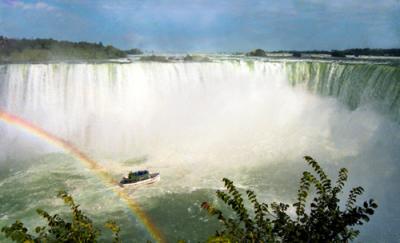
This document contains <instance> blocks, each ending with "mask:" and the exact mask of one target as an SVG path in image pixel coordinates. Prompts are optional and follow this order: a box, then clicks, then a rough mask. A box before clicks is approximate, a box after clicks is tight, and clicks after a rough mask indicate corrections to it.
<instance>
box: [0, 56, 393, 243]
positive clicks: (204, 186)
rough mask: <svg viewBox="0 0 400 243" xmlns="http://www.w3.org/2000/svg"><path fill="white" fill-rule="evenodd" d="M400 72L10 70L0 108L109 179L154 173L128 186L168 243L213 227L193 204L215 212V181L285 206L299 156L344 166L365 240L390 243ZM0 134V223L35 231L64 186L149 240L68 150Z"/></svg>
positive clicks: (174, 67) (5, 129) (177, 67)
mask: <svg viewBox="0 0 400 243" xmlns="http://www.w3.org/2000/svg"><path fill="white" fill-rule="evenodd" d="M398 70H399V69H398V67H393V66H391V65H382V66H379V65H376V64H368V63H367V64H357V65H356V64H343V63H334V62H332V63H323V62H314V63H309V62H287V61H282V62H276V61H275V62H264V61H255V62H253V61H251V62H244V61H240V60H237V61H234V62H232V61H217V62H214V63H192V64H188V63H164V64H161V63H133V64H98V65H93V64H91V65H89V64H87V65H86V64H49V65H13V66H9V67H2V68H1V69H0V82H1V85H0V87H1V88H0V94H2V96H1V98H0V107H1V108H3V109H6V110H7V111H8V112H11V113H13V114H16V115H19V116H21V117H23V118H25V119H27V120H30V121H32V122H34V123H35V124H38V125H40V126H41V127H43V128H45V129H47V130H48V131H49V132H52V133H54V134H56V135H58V136H60V137H62V138H64V139H66V140H68V141H70V142H72V143H74V144H75V145H77V146H78V147H79V148H81V149H82V150H83V151H85V152H87V153H88V154H89V155H90V156H93V157H94V158H96V159H97V160H98V161H99V163H101V165H102V166H103V167H105V168H106V169H107V171H108V173H110V174H111V175H112V176H113V177H114V178H115V179H119V178H121V177H122V176H123V175H124V174H126V173H127V171H129V170H131V169H132V170H137V169H149V170H150V171H158V172H160V173H161V181H160V182H159V183H156V184H153V185H149V186H144V187H140V188H138V189H126V190H127V193H128V194H129V195H130V196H131V197H132V198H133V199H134V200H136V201H137V202H138V203H139V204H140V205H141V206H142V208H143V210H144V211H145V212H146V213H147V214H148V216H149V217H150V218H151V220H152V222H153V223H154V224H155V225H156V226H157V227H158V228H159V229H160V231H161V232H162V233H163V234H164V235H165V238H166V239H167V240H168V242H175V241H177V240H179V239H186V240H190V242H198V241H204V240H205V239H207V237H208V236H209V235H210V234H213V233H214V232H215V229H217V227H218V222H216V221H215V220H213V219H211V218H209V217H208V216H207V215H206V213H205V212H203V211H202V210H201V209H200V205H201V203H202V202H203V201H210V202H212V203H215V204H217V205H220V202H219V201H218V200H216V197H215V190H217V189H221V188H222V186H223V184H222V182H221V179H222V178H223V177H228V178H230V179H232V180H233V181H234V182H235V184H236V185H237V186H238V187H239V188H240V189H241V190H244V189H247V188H251V189H253V190H255V191H256V193H257V194H258V195H259V197H260V199H261V200H265V201H268V202H270V201H283V202H287V203H292V202H293V201H294V200H295V199H296V192H297V184H298V181H299V177H300V176H301V172H302V171H303V170H304V169H306V168H307V167H306V166H305V164H304V162H303V160H302V156H304V155H311V156H313V157H315V159H317V160H318V161H320V162H321V164H322V166H323V167H324V168H326V170H327V171H328V173H329V174H330V175H331V176H335V175H336V172H337V171H338V169H339V168H340V167H347V168H348V169H349V170H350V181H349V184H350V185H351V186H356V185H362V186H364V187H365V189H366V194H365V197H364V199H365V198H369V197H373V198H375V199H376V200H377V201H378V204H379V209H378V211H377V213H376V215H374V216H373V217H372V220H371V222H370V223H368V224H367V225H366V226H365V228H363V230H362V234H361V236H360V239H359V241H360V242H382V241H383V242H396V241H397V239H399V237H400V235H399V232H398V230H397V225H398V222H399V220H400V209H398V207H397V201H398V199H399V198H398V197H399V196H398V195H400V189H399V188H398V183H399V179H400V175H399V163H400V160H399V158H400V150H399V149H398V148H400V127H399V125H398V117H399V114H400V113H399V112H398V109H399V107H400V106H399V103H398V102H399V90H398V87H399V83H400V82H398V81H399V71H398ZM0 135H1V136H0V227H1V226H3V225H6V224H10V223H12V222H14V220H15V219H20V220H22V221H23V222H25V223H26V224H27V225H28V226H29V227H30V228H33V227H34V226H36V225H38V224H42V223H43V221H38V220H37V219H38V216H37V215H36V213H35V209H36V208H42V209H44V210H47V211H49V212H51V213H56V212H57V213H58V212H61V213H63V214H65V213H67V212H68V209H67V208H66V207H65V206H63V203H62V201H61V200H59V199H57V198H56V194H57V191H58V190H60V189H62V190H67V191H68V192H69V193H71V194H72V195H73V197H74V198H75V200H76V201H77V202H78V203H79V204H80V205H81V207H82V209H83V210H84V211H85V212H87V213H88V214H89V216H91V217H92V218H93V219H94V220H95V222H96V223H97V224H98V225H99V227H102V223H104V222H105V221H106V219H109V218H110V219H115V220H116V221H117V223H118V224H119V225H120V226H121V227H122V238H123V239H124V242H138V241H139V242H142V241H145V240H146V239H151V237H150V236H149V234H148V232H147V231H146V229H145V228H144V226H143V225H142V224H141V222H140V220H138V219H137V218H136V217H135V215H133V214H132V213H131V211H130V210H129V209H128V208H127V207H126V205H125V204H124V203H123V202H122V201H121V200H120V199H119V198H118V197H117V196H116V195H115V194H114V193H113V192H112V189H111V188H108V187H107V186H105V185H104V184H103V183H102V181H101V180H99V179H98V178H97V177H96V176H95V175H94V174H93V173H92V172H91V171H89V170H88V169H86V168H85V167H84V166H83V165H82V164H81V163H80V162H78V161H76V160H75V159H74V158H72V157H71V156H70V155H67V154H64V153H62V151H61V152H60V150H59V148H55V147H53V146H52V145H49V144H47V143H46V142H45V141H41V140H40V139H37V138H33V137H32V136H29V135H27V134H25V133H24V132H22V131H20V130H19V129H17V128H15V127H12V126H9V125H6V124H4V123H0ZM346 189H349V187H347V188H346ZM102 229H103V228H102ZM103 231H104V233H105V234H104V235H105V238H103V239H102V240H103V241H107V239H108V238H107V233H106V232H107V231H106V230H105V229H103ZM4 240H5V239H4V237H3V235H0V241H4Z"/></svg>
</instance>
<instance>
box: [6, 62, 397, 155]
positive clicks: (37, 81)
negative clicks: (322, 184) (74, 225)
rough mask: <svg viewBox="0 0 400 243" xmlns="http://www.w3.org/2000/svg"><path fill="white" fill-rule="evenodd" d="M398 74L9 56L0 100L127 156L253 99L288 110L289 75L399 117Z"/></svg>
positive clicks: (331, 67) (209, 125)
mask: <svg viewBox="0 0 400 243" xmlns="http://www.w3.org/2000/svg"><path fill="white" fill-rule="evenodd" d="M399 78H400V68H398V67H392V66H384V65H372V64H371V65H370V64H336V63H308V62H294V63H291V62H288V63H284V62H281V63H270V62H244V61H234V62H231V61H225V62H219V63H167V64H165V63H164V64H163V63H133V64H48V65H39V64H38V65H30V64H26V65H25V64H22V65H7V66H2V67H1V68H0V81H1V82H0V85H1V86H0V92H1V93H0V94H1V96H0V97H1V98H0V105H1V107H2V108H3V109H4V110H6V111H8V112H10V113H12V114H16V115H18V116H20V117H23V118H25V119H27V120H30V121H32V122H34V123H35V124H40V125H41V126H43V127H45V128H46V129H47V130H48V131H50V132H52V133H54V134H57V135H58V136H60V137H62V138H64V139H66V140H68V141H72V142H73V143H74V144H76V145H77V146H78V147H80V148H85V149H86V151H89V152H90V153H91V154H101V155H102V156H104V155H107V156H114V155H118V156H123V155H126V156H128V155H131V154H138V153H150V152H151V151H150V150H152V149H154V148H155V147H163V146H162V145H161V144H169V143H170V142H171V141H177V140H180V141H182V144H184V143H185V141H187V140H191V139H193V138H196V137H197V136H198V135H200V134H208V135H209V136H208V138H206V139H208V140H210V139H216V140H218V139H221V138H222V137H217V136H215V135H216V133H215V132H212V131H213V129H216V130H217V129H218V130H219V132H217V133H221V132H225V133H228V132H229V128H233V127H232V126H235V122H232V121H234V120H236V124H237V125H238V126H240V124H239V123H241V125H243V123H246V122H245V121H244V120H246V117H245V116H247V117H248V118H255V117H254V113H256V112H261V111H260V110H258V109H259V108H261V109H264V110H265V111H266V112H267V111H268V110H269V109H272V108H273V106H274V105H277V104H280V105H282V104H281V103H282V101H281V100H280V99H282V97H280V96H286V97H287V98H286V99H285V100H284V103H285V104H286V105H287V106H286V108H288V110H285V112H286V113H288V112H290V113H292V114H281V115H278V119H277V120H279V119H280V120H288V119H289V118H290V116H293V115H295V114H296V111H297V112H299V109H301V108H299V109H296V108H295V107H291V106H299V105H298V104H297V103H298V101H297V100H295V99H296V97H295V96H293V95H291V92H292V91H290V88H288V87H287V86H288V85H287V84H289V83H290V84H292V85H295V86H301V85H303V84H305V86H306V87H307V88H308V89H309V90H311V91H313V92H316V93H319V94H322V95H328V96H336V97H338V98H339V100H341V101H343V102H344V103H345V104H347V105H348V106H349V107H350V108H351V109H355V108H357V107H358V106H362V105H374V106H376V107H379V109H378V110H380V111H383V112H384V113H385V114H387V115H388V116H390V117H392V118H394V119H395V120H399V119H400V97H399V95H400V92H399V91H400V82H398V80H399ZM265 97H268V98H265ZM266 102H267V103H266ZM238 114H240V116H239V117H238ZM261 117H263V116H261ZM264 120H265V117H264ZM268 120H269V121H268V122H269V123H271V122H273V121H271V119H268ZM274 120H276V119H274ZM260 121H263V119H261V120H260ZM276 122H278V121H276ZM228 124H231V125H228ZM210 131H211V132H210ZM203 137H204V136H203ZM244 137H246V136H244ZM158 145H160V146H158Z"/></svg>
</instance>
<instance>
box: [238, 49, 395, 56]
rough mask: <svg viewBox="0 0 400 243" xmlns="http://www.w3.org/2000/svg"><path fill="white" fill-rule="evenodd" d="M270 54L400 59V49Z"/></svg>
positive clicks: (258, 53)
mask: <svg viewBox="0 0 400 243" xmlns="http://www.w3.org/2000/svg"><path fill="white" fill-rule="evenodd" d="M270 53H274V54H279V53H291V54H292V56H293V57H301V56H302V54H307V55H311V54H314V55H318V54H320V55H321V54H324V55H330V56H332V57H346V56H355V57H358V56H389V57H400V48H391V49H371V48H353V49H346V50H331V51H321V50H312V51H293V50H291V51H272V52H270ZM267 54H268V53H267V52H266V51H264V50H263V49H255V50H253V51H250V52H248V53H246V55H247V56H259V57H263V56H267Z"/></svg>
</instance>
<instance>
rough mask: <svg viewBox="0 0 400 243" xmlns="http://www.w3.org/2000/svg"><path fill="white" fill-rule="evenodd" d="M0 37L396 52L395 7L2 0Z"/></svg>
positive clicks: (399, 14) (388, 0)
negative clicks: (390, 49) (371, 49)
mask: <svg viewBox="0 0 400 243" xmlns="http://www.w3.org/2000/svg"><path fill="white" fill-rule="evenodd" d="M0 35H6V36H9V37H27V38H36V37H42V38H43V37H46V38H47V37H51V38H54V39H63V40H72V41H80V40H85V41H92V42H99V41H102V42H103V43H104V44H112V45H115V46H117V47H119V48H124V49H125V48H132V47H139V48H141V49H144V50H148V51H151V50H154V51H170V52H177V51H182V52H186V51H209V52H213V51H247V50H250V49H254V48H264V49H267V50H281V49H283V50H290V49H296V50H310V49H327V50H330V49H345V48H352V47H379V48H390V47H400V0H297V1H295V0H293V1H289V0H275V1H272V0H130V1H128V0H97V1H94V0H86V1H85V0H52V1H50V0H39V1H37V0H0Z"/></svg>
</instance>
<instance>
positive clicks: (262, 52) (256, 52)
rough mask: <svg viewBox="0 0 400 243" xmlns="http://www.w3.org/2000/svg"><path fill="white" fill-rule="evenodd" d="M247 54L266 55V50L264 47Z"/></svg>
mask: <svg viewBox="0 0 400 243" xmlns="http://www.w3.org/2000/svg"><path fill="white" fill-rule="evenodd" d="M247 56H256V57H265V56H266V52H265V51H264V50H263V49H255V50H254V51H251V52H249V53H247Z"/></svg>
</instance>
